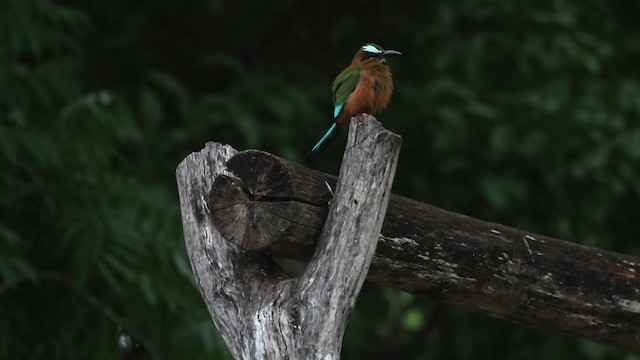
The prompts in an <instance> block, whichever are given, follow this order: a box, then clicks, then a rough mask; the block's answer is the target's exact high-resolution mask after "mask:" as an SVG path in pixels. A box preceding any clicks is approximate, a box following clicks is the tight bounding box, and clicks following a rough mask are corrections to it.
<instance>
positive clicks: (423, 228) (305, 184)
mask: <svg viewBox="0 0 640 360" xmlns="http://www.w3.org/2000/svg"><path fill="white" fill-rule="evenodd" d="M228 169H229V170H230V171H232V172H233V173H234V174H236V175H237V176H238V177H239V178H240V179H241V180H242V181H236V182H229V181H225V180H224V179H219V180H220V181H217V182H216V184H215V186H214V187H213V188H212V190H211V193H210V194H209V196H210V198H211V200H210V202H211V203H215V204H216V208H215V210H214V211H212V212H211V219H212V221H213V223H214V224H215V225H216V226H217V227H218V229H219V230H220V232H221V234H222V236H224V237H225V238H226V239H227V240H229V241H232V242H234V243H236V244H238V245H240V246H242V247H244V248H247V249H253V250H261V251H263V252H265V253H271V254H276V255H281V256H286V257H290V258H295V259H306V258H308V257H309V256H310V254H311V253H312V252H313V247H314V245H313V244H314V239H315V238H316V237H317V235H318V234H319V232H320V229H321V228H322V224H323V222H324V220H325V218H326V216H327V215H326V214H327V203H328V202H329V201H330V200H331V194H330V193H329V192H328V191H327V185H325V183H328V184H329V185H330V186H332V187H333V186H334V185H333V184H334V183H335V178H334V177H332V176H329V175H326V174H322V173H319V172H317V171H313V170H310V169H307V168H305V167H303V166H301V165H298V164H296V163H292V162H289V161H287V160H284V159H281V158H278V157H276V156H273V155H270V154H268V153H264V152H260V151H254V150H250V151H244V152H241V153H239V154H238V155H236V156H234V157H233V158H232V159H231V160H229V162H228ZM367 279H368V280H370V281H372V282H375V283H378V284H380V285H383V286H388V287H394V288H397V289H401V290H404V291H408V292H411V293H413V294H417V295H423V296H427V297H429V298H431V299H435V300H438V301H441V302H444V303H448V304H452V305H455V306H457V307H460V308H463V309H466V310H469V311H473V312H480V313H486V314H488V315H491V316H494V317H498V318H503V319H507V320H509V321H513V322H517V323H522V324H526V325H529V326H533V327H537V328H541V329H545V330H549V331H554V332H558V333H564V334H569V335H574V336H579V337H583V338H588V339H592V340H595V341H598V342H601V343H606V344H612V345H618V346H622V347H627V348H630V349H634V350H639V351H640V259H639V258H637V257H632V256H627V255H622V254H616V253H612V252H608V251H604V250H600V249H596V248H591V247H587V246H583V245H579V244H575V243H571V242H567V241H563V240H558V239H553V238H551V237H548V236H543V235H538V234H534V233H530V232H527V231H524V230H520V229H515V228H512V227H508V226H504V225H500V224H495V223H490V222H484V221H481V220H477V219H474V218H471V217H468V216H464V215H461V214H456V213H452V212H449V211H445V210H442V209H439V208H437V207H435V206H431V205H428V204H424V203H420V202H417V201H414V200H411V199H407V198H404V197H401V196H396V195H392V196H391V199H390V202H389V207H388V210H387V215H386V219H385V222H384V225H383V228H382V231H381V234H380V240H379V242H378V248H377V250H376V254H375V255H374V258H373V261H372V264H371V268H370V271H369V274H368V278H367Z"/></svg>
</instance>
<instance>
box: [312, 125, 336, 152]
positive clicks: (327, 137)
mask: <svg viewBox="0 0 640 360" xmlns="http://www.w3.org/2000/svg"><path fill="white" fill-rule="evenodd" d="M338 130H339V128H338V124H337V123H333V125H331V127H330V128H329V130H328V131H327V132H326V133H325V134H324V136H322V138H320V141H318V143H317V144H316V145H315V146H314V147H313V148H312V149H311V151H309V153H308V154H307V155H306V156H305V157H304V158H305V159H306V158H308V157H309V156H312V155H316V154H319V153H321V152H323V151H324V150H326V149H327V148H328V147H329V145H331V143H332V142H333V140H334V139H335V138H336V136H338Z"/></svg>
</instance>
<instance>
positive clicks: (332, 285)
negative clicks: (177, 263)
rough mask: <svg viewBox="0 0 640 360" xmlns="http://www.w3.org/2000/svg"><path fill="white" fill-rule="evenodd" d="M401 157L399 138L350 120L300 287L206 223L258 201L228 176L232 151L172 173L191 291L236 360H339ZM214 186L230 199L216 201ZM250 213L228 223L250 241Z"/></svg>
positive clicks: (210, 149)
mask: <svg viewBox="0 0 640 360" xmlns="http://www.w3.org/2000/svg"><path fill="white" fill-rule="evenodd" d="M399 151H400V137H398V136H397V135H395V134H393V133H390V132H388V131H386V130H384V129H383V128H382V127H381V126H380V124H379V123H378V122H377V121H375V119H373V118H371V117H368V116H365V117H359V118H356V119H354V120H352V125H351V129H350V131H349V140H348V145H347V149H346V151H345V154H344V159H343V166H342V168H341V170H340V178H339V179H340V180H339V181H338V184H337V187H335V189H336V190H335V191H336V193H335V197H333V200H332V202H331V206H330V207H329V209H328V211H327V209H326V207H325V215H326V216H327V217H326V224H325V226H324V228H323V229H322V230H321V231H320V230H319V231H320V236H319V239H318V241H317V244H316V248H315V251H314V252H313V255H312V256H311V259H310V263H309V265H308V267H307V269H306V270H305V272H304V273H303V275H302V276H300V277H299V278H297V279H292V278H289V276H288V275H287V274H285V273H284V272H283V271H282V270H281V269H279V268H278V266H277V265H276V264H275V263H274V262H273V261H271V259H270V258H269V257H268V256H267V255H265V254H262V253H258V252H254V251H246V250H244V249H242V248H241V247H240V246H237V245H236V244H233V243H231V242H229V241H226V240H225V239H224V238H223V237H222V236H221V233H220V232H219V227H220V226H219V225H218V224H217V222H216V221H215V220H214V219H213V216H212V215H213V214H214V213H217V212H219V211H221V210H222V209H223V208H224V207H225V206H228V204H229V203H228V202H226V201H227V200H231V199H236V200H232V201H241V202H243V203H251V202H256V201H257V198H258V197H259V196H260V195H259V192H258V193H256V194H251V193H247V192H246V184H242V180H241V179H239V178H237V176H236V175H234V174H232V173H231V172H230V171H229V170H228V169H227V168H226V167H225V163H226V162H227V160H229V159H230V158H231V157H232V156H233V155H234V154H236V151H235V150H233V149H232V148H231V147H229V146H225V145H220V144H214V143H208V144H207V146H206V148H205V149H204V150H203V151H201V152H199V153H194V154H191V155H190V156H188V157H187V158H186V159H185V160H184V161H183V162H182V163H181V164H180V165H179V166H178V169H177V171H176V177H177V180H178V190H179V193H180V206H181V210H182V218H183V227H184V233H185V241H186V245H187V251H188V254H189V258H190V260H191V264H192V268H193V271H194V274H195V278H196V282H197V284H198V286H199V289H200V292H201V294H202V296H203V298H204V300H205V302H206V304H207V308H208V309H209V313H210V314H211V317H212V318H213V320H214V322H215V324H216V326H217V327H218V329H219V330H220V332H221V334H222V337H223V338H224V340H225V342H226V343H227V345H228V347H229V349H230V351H231V353H232V354H233V356H234V357H235V358H236V359H338V358H339V355H340V349H341V343H342V336H343V333H344V329H345V326H346V322H347V319H348V316H349V315H350V313H351V310H352V309H353V306H354V304H355V301H356V297H357V294H358V292H359V291H360V288H361V286H362V283H363V282H364V280H365V277H366V274H367V270H368V268H369V264H370V262H371V258H372V256H373V253H374V251H375V247H376V242H377V239H378V234H379V233H380V228H381V226H382V222H383V219H384V214H385V211H386V207H387V203H388V199H389V195H390V191H391V183H392V179H393V175H394V173H395V166H396V163H397V157H398V153H399ZM249 172H251V171H249ZM220 184H227V185H228V186H230V187H231V189H233V190H234V191H233V192H232V193H229V194H226V195H220V196H218V197H212V196H211V195H212V194H213V193H214V189H216V188H217V187H219V185H220ZM323 186H324V185H323ZM324 189H325V190H324V191H327V189H326V187H325V188H324ZM221 199H226V200H224V201H223V200H221ZM261 200H266V199H261ZM325 205H326V204H325ZM249 208H250V207H249ZM249 208H246V209H245V211H243V210H242V209H240V212H239V213H237V214H235V215H234V216H236V218H227V219H226V221H227V222H228V223H229V224H232V223H236V224H237V225H239V228H238V230H239V231H247V230H246V229H247V228H250V227H251V224H252V221H251V219H250V216H251V214H250V213H251V211H250V209H249ZM292 215H295V214H292ZM322 221H323V222H324V218H323V219H322ZM227 226H228V225H227ZM267 227H268V226H267ZM272 228H276V227H273V226H272ZM318 229H320V227H319V228H318ZM248 231H252V230H248ZM310 254H311V252H309V253H308V254H307V257H309V255H310Z"/></svg>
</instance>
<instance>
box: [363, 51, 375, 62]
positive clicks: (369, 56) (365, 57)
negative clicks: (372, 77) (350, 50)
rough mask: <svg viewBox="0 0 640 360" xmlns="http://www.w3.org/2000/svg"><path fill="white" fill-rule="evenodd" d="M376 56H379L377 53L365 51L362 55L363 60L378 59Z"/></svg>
mask: <svg viewBox="0 0 640 360" xmlns="http://www.w3.org/2000/svg"><path fill="white" fill-rule="evenodd" d="M376 56H378V54H376V53H371V52H368V51H364V52H363V53H362V60H367V59H371V58H374V57H376Z"/></svg>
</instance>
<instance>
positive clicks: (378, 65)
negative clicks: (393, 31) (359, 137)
mask: <svg viewBox="0 0 640 360" xmlns="http://www.w3.org/2000/svg"><path fill="white" fill-rule="evenodd" d="M389 55H402V53H401V52H400V51H397V50H385V49H383V48H382V47H381V46H380V45H376V44H373V43H368V44H364V45H362V47H360V48H359V49H358V51H357V52H356V54H355V55H354V56H353V60H352V61H351V64H349V66H347V67H346V68H345V69H344V70H342V72H341V73H340V74H338V76H337V77H336V78H335V80H333V87H332V89H331V93H332V94H333V124H332V125H331V127H330V128H329V130H328V131H327V132H326V133H325V134H324V135H323V136H322V137H321V138H320V140H319V141H318V143H316V145H315V146H314V147H313V148H311V151H309V153H308V154H307V155H306V156H305V157H304V158H305V159H307V158H308V157H310V156H313V155H316V154H318V153H320V152H322V151H324V150H326V149H327V148H328V147H329V145H331V143H332V142H333V140H334V139H335V138H336V136H338V134H339V132H340V129H342V128H344V127H345V126H347V125H349V122H350V120H351V118H352V117H353V116H356V115H357V114H362V113H367V114H371V115H373V114H376V113H377V112H378V111H380V110H382V109H384V108H385V107H386V106H387V104H389V101H390V100H391V95H392V93H393V78H392V76H391V69H390V68H389V66H388V65H387V56H389Z"/></svg>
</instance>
